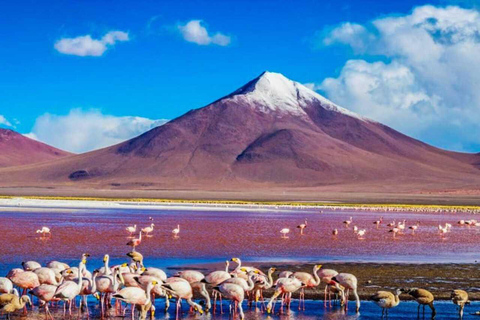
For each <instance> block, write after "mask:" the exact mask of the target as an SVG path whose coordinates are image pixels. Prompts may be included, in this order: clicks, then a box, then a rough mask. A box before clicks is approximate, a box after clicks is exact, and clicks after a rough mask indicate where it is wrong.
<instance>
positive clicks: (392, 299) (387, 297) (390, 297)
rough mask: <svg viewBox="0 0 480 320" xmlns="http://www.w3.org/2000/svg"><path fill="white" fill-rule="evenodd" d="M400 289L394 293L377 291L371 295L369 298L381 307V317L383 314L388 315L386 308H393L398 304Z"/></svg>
mask: <svg viewBox="0 0 480 320" xmlns="http://www.w3.org/2000/svg"><path fill="white" fill-rule="evenodd" d="M401 292H402V291H401V290H400V289H397V290H395V293H391V292H388V291H378V292H377V293H375V294H374V295H373V296H371V297H370V300H372V301H373V302H375V304H376V305H377V306H379V307H380V308H382V318H383V317H384V316H387V317H388V309H390V308H394V307H396V306H398V305H399V304H400V297H399V296H400V293H401Z"/></svg>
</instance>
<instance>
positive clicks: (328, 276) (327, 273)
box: [318, 269, 343, 307]
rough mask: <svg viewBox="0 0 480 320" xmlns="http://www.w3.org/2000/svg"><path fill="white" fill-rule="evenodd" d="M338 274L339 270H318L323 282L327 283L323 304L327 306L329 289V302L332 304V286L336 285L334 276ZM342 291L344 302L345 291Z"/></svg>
mask: <svg viewBox="0 0 480 320" xmlns="http://www.w3.org/2000/svg"><path fill="white" fill-rule="evenodd" d="M336 275H338V272H337V271H335V270H333V269H320V270H319V271H318V276H319V277H320V279H321V280H322V282H324V283H326V285H325V292H324V293H325V296H324V300H323V305H324V306H325V307H327V291H328V302H329V305H330V307H331V306H332V299H331V290H330V288H331V287H332V286H333V287H335V284H336V282H335V281H333V280H332V278H333V277H335V276H336ZM339 292H340V297H341V300H342V302H343V291H339Z"/></svg>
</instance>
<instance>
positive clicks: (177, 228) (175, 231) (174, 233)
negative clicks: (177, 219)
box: [172, 224, 180, 238]
mask: <svg viewBox="0 0 480 320" xmlns="http://www.w3.org/2000/svg"><path fill="white" fill-rule="evenodd" d="M172 234H173V237H174V238H178V235H179V234H180V225H179V224H177V227H176V228H175V229H173V230H172Z"/></svg>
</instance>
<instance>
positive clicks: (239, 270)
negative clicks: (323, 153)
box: [0, 251, 469, 320]
mask: <svg viewBox="0 0 480 320" xmlns="http://www.w3.org/2000/svg"><path fill="white" fill-rule="evenodd" d="M127 257H128V258H129V259H130V260H129V261H126V262H125V263H122V264H116V265H110V256H109V255H108V254H106V255H104V257H103V260H102V263H103V267H101V268H98V269H96V270H93V271H89V270H88V269H87V260H89V259H90V255H89V254H87V253H84V254H82V256H81V258H80V260H79V263H78V265H77V266H75V267H71V266H69V265H68V264H66V263H63V262H59V261H50V262H49V263H47V264H46V265H45V266H42V265H41V264H40V263H39V262H36V261H25V262H23V263H22V264H21V266H22V268H14V269H12V270H10V271H9V272H8V274H7V276H6V277H0V293H1V294H0V308H1V310H2V311H3V312H4V313H6V314H7V315H8V316H10V314H11V313H14V312H17V311H21V310H23V313H24V314H25V313H27V311H28V308H27V306H30V308H32V307H31V306H32V304H37V305H38V306H39V308H43V310H44V312H45V318H46V319H50V320H53V319H54V316H53V314H52V312H51V310H55V311H56V312H57V313H63V316H64V317H65V316H66V315H67V314H68V316H72V314H73V311H72V310H75V309H76V312H77V313H78V314H80V313H82V314H86V315H87V316H89V315H90V311H89V305H88V303H87V300H88V298H89V297H94V298H95V300H98V301H99V305H100V307H99V310H100V316H101V317H102V318H103V317H107V316H119V317H124V316H125V315H126V314H127V312H129V313H130V317H131V318H132V319H135V318H137V317H138V319H146V318H147V315H148V314H150V316H151V317H152V318H153V317H154V315H155V311H156V307H155V301H156V299H162V300H164V302H165V304H164V305H165V310H164V311H165V312H168V310H169V308H170V300H172V299H175V314H176V319H179V318H180V317H181V316H182V313H183V311H182V301H183V300H185V301H186V303H187V304H188V306H189V307H190V312H193V313H198V314H203V313H204V312H212V313H213V314H215V313H217V302H220V304H219V307H220V310H219V312H220V313H223V309H222V298H223V299H226V300H228V301H229V302H230V304H229V313H230V314H231V316H232V318H233V319H235V318H236V317H238V318H239V319H244V318H245V312H244V304H245V303H247V306H250V307H252V306H254V305H255V306H256V307H257V306H258V304H260V311H261V312H266V313H268V314H272V313H278V314H283V313H284V312H286V313H289V312H290V310H291V302H292V296H293V294H294V293H297V292H298V297H299V302H298V309H299V310H305V291H306V290H313V289H315V288H316V287H318V286H320V285H321V284H323V285H325V288H324V299H323V303H324V307H325V308H328V307H330V308H331V307H332V294H333V295H334V297H335V298H334V304H335V301H337V300H338V301H339V303H340V306H341V307H342V308H344V309H345V311H346V312H348V310H349V305H350V304H349V297H350V296H353V299H354V305H355V309H354V310H355V312H357V313H358V312H359V311H360V307H361V301H360V297H359V295H358V284H359V281H358V279H357V277H356V276H355V275H353V274H351V273H339V272H337V271H335V270H333V269H325V268H323V266H322V265H321V264H316V265H314V266H313V269H312V271H311V272H299V271H297V272H291V271H289V270H284V271H282V272H279V273H278V276H277V277H276V280H274V275H275V273H276V271H277V269H276V268H275V267H271V268H269V269H268V270H267V273H264V272H263V271H262V270H260V269H259V268H257V267H254V266H246V265H243V264H242V261H241V259H240V258H238V257H234V258H232V259H230V260H227V261H225V269H221V270H215V271H212V272H210V273H208V274H203V273H202V272H200V271H198V270H194V269H182V270H181V271H178V272H176V273H174V274H172V275H171V276H168V275H167V273H166V272H165V271H163V270H162V269H159V268H155V267H151V266H145V264H144V257H143V255H142V254H141V253H140V252H138V251H131V252H129V253H127ZM231 263H234V264H235V265H234V268H233V270H230V264H231ZM268 289H271V290H273V294H272V296H271V297H270V298H269V299H264V291H265V290H268ZM20 292H21V294H19V293H20ZM28 294H30V295H31V297H34V299H32V298H30V296H29V295H28ZM195 294H196V295H198V297H200V301H195V300H194V295H195ZM401 294H406V295H409V296H410V297H411V299H414V300H415V301H417V303H418V314H420V309H421V307H423V313H425V307H426V306H428V307H429V308H430V309H431V311H432V313H431V314H432V318H433V317H435V315H436V309H435V307H434V296H433V294H432V293H430V292H429V291H428V290H426V289H421V288H401V289H400V288H399V289H396V290H395V291H394V292H390V291H383V290H381V291H378V292H377V293H376V294H374V295H373V296H371V297H370V300H371V301H373V302H374V303H375V304H377V305H378V306H379V307H380V308H381V309H382V317H384V316H388V313H389V309H392V308H395V307H396V306H398V305H399V303H400V295H401ZM212 299H213V303H212ZM278 299H280V307H279V308H278V310H277V312H276V311H275V307H276V306H275V305H276V302H277V300H278ZM451 299H452V301H453V303H454V304H455V305H457V306H458V307H459V316H460V318H461V317H462V316H463V310H464V307H465V305H467V304H469V299H468V293H467V292H466V291H463V290H454V291H453V292H452V295H451ZM77 302H79V304H78V305H77Z"/></svg>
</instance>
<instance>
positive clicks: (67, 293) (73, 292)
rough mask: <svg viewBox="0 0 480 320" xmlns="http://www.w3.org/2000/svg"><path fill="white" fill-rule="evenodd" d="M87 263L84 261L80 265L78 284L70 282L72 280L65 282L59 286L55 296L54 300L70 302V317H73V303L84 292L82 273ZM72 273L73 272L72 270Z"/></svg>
mask: <svg viewBox="0 0 480 320" xmlns="http://www.w3.org/2000/svg"><path fill="white" fill-rule="evenodd" d="M85 262H86V261H85V260H82V261H80V264H79V265H78V273H77V282H74V281H70V280H69V281H65V282H63V283H62V284H61V285H60V286H58V288H57V290H56V291H55V294H54V298H58V299H61V300H65V301H68V313H69V315H72V303H73V302H74V300H75V298H76V297H77V296H78V295H79V294H80V292H81V291H82V280H83V279H82V271H83V268H85ZM70 272H72V271H71V270H70ZM64 313H65V307H64Z"/></svg>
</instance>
